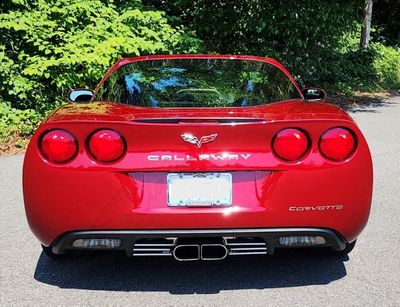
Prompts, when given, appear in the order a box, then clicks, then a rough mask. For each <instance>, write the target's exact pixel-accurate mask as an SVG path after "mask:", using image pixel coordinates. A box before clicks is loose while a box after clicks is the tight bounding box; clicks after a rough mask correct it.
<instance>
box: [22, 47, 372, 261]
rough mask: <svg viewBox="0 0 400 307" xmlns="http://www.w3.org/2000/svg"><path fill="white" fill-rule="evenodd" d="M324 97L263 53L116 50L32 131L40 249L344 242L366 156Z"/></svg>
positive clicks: (226, 252)
mask: <svg viewBox="0 0 400 307" xmlns="http://www.w3.org/2000/svg"><path fill="white" fill-rule="evenodd" d="M324 98H325V93H324V92H323V91H322V90H320V89H317V88H305V89H303V90H300V89H299V86H298V85H297V84H296V82H295V80H294V79H293V77H292V76H291V75H290V74H289V72H288V71H287V70H286V69H285V68H284V67H283V66H282V65H281V64H280V63H278V62H277V61H276V60H273V59H271V58H263V57H254V56H231V55H162V56H143V57H135V58H126V59H122V60H120V61H118V62H117V63H116V64H115V65H114V66H113V67H112V68H111V69H110V70H109V71H108V72H107V73H106V75H105V76H104V78H103V79H102V80H101V82H100V83H99V85H98V86H97V88H96V90H95V91H91V90H84V89H77V90H73V91H70V93H69V99H70V101H71V102H74V103H70V104H67V105H64V106H62V107H60V108H58V109H57V110H55V111H54V112H53V113H52V114H50V115H49V116H48V118H47V119H46V120H45V121H44V122H43V123H42V124H41V126H40V127H39V128H38V130H37V131H36V133H35V134H34V136H33V137H32V140H31V142H30V144H29V147H28V149H27V152H26V155H25V162H24V172H23V189H24V199H25V208H26V214H27V218H28V221H29V225H30V227H31V229H32V231H33V233H34V234H35V235H36V237H37V238H38V239H39V240H40V242H41V243H42V246H43V249H44V252H45V253H46V254H47V255H49V256H57V255H60V254H64V253H65V252H66V251H68V250H74V249H85V250H99V249H101V250H123V251H125V252H126V254H127V255H129V256H173V257H174V258H176V259H177V260H181V261H189V260H199V259H202V260H219V259H224V258H225V257H227V256H237V255H250V254H273V253H274V251H275V250H276V249H278V248H293V247H325V250H327V249H329V250H331V251H332V252H333V253H335V254H345V253H348V252H349V251H351V249H352V248H353V247H354V244H355V242H356V239H357V237H358V235H359V234H360V232H361V231H362V230H363V228H364V227H365V225H366V223H367V220H368V215H369V211H370V205H371V196H372V163H371V156H370V152H369V149H368V146H367V143H366V141H365V139H364V137H363V135H362V133H361V132H360V130H359V128H358V127H357V125H356V124H355V122H354V121H353V120H352V119H351V118H350V116H349V115H347V114H346V113H345V112H344V111H342V110H341V109H339V108H338V107H336V106H334V105H332V104H329V103H327V102H325V101H323V100H324Z"/></svg>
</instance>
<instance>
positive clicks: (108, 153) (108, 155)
mask: <svg viewBox="0 0 400 307" xmlns="http://www.w3.org/2000/svg"><path fill="white" fill-rule="evenodd" d="M88 149H89V152H90V154H91V155H92V156H93V158H94V159H96V160H97V161H99V162H103V163H110V162H115V161H117V160H118V159H120V158H121V157H122V156H123V155H124V153H125V150H126V145H125V140H124V139H123V137H122V135H121V134H119V133H118V132H116V131H113V130H99V131H97V132H95V133H93V134H92V136H91V137H90V139H89V142H88Z"/></svg>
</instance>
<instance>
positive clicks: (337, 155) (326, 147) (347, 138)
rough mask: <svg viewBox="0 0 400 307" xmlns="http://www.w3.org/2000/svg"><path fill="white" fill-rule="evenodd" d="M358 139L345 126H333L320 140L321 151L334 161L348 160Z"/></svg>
mask: <svg viewBox="0 0 400 307" xmlns="http://www.w3.org/2000/svg"><path fill="white" fill-rule="evenodd" d="M355 148H356V140H355V137H354V135H353V133H351V132H350V131H349V130H347V129H345V128H333V129H329V130H328V131H326V132H324V134H322V136H321V139H320V141H319V149H320V151H321V153H322V154H323V155H324V156H325V157H326V158H328V159H329V160H333V161H343V160H346V159H347V158H348V157H350V156H351V154H352V153H353V152H354V150H355Z"/></svg>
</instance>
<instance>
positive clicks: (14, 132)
mask: <svg viewBox="0 0 400 307" xmlns="http://www.w3.org/2000/svg"><path fill="white" fill-rule="evenodd" d="M42 119H43V117H42V116H41V115H40V114H39V113H37V112H36V111H34V110H31V109H29V110H18V109H15V108H12V107H11V106H10V105H9V104H7V103H4V102H0V142H5V141H9V140H10V139H15V138H17V139H19V138H24V137H28V136H30V135H31V134H32V133H33V132H34V131H35V130H36V128H37V126H38V125H39V123H40V121H41V120H42Z"/></svg>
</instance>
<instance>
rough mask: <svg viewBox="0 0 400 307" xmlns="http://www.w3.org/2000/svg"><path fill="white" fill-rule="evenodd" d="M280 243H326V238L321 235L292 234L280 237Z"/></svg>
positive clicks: (288, 244)
mask: <svg viewBox="0 0 400 307" xmlns="http://www.w3.org/2000/svg"><path fill="white" fill-rule="evenodd" d="M279 244H280V245H282V246H299V245H300V246H307V245H322V244H326V240H325V238H324V237H321V236H290V237H279Z"/></svg>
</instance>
